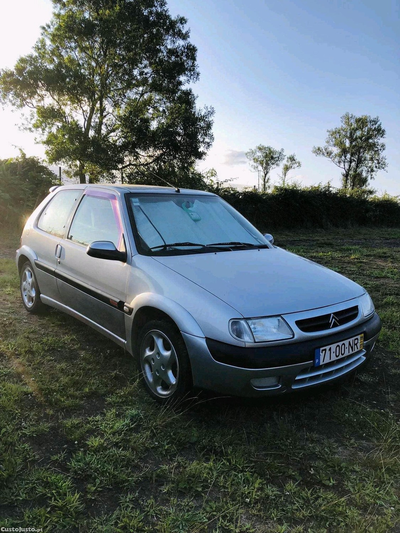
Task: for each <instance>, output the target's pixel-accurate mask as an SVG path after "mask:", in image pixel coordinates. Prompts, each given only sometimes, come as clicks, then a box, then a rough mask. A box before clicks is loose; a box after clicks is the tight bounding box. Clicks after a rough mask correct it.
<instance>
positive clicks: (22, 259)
mask: <svg viewBox="0 0 400 533" xmlns="http://www.w3.org/2000/svg"><path fill="white" fill-rule="evenodd" d="M36 259H37V255H36V254H35V253H34V252H33V251H32V250H31V249H30V248H28V246H22V248H20V249H19V250H18V251H17V258H16V262H17V268H18V273H19V274H20V273H21V268H22V265H23V264H24V263H26V262H27V261H29V263H30V264H31V265H32V267H33V268H35V260H36Z"/></svg>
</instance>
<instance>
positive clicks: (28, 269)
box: [20, 261, 44, 313]
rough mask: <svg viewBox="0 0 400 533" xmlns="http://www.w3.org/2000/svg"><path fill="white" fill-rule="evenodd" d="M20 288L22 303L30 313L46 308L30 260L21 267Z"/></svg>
mask: <svg viewBox="0 0 400 533" xmlns="http://www.w3.org/2000/svg"><path fill="white" fill-rule="evenodd" d="M20 288H21V296H22V303H23V304H24V307H25V309H26V310H27V311H29V313H39V312H40V311H42V310H43V309H44V305H43V303H42V302H41V300H40V290H39V285H38V283H37V280H36V276H35V272H34V271H33V267H32V265H31V263H30V262H29V261H26V262H25V263H24V264H23V265H22V268H21V273H20Z"/></svg>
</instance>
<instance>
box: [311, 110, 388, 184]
mask: <svg viewBox="0 0 400 533" xmlns="http://www.w3.org/2000/svg"><path fill="white" fill-rule="evenodd" d="M340 120H341V123H342V125H341V126H339V127H338V128H334V129H332V130H328V137H327V139H326V144H325V146H323V147H320V146H318V147H315V146H314V148H313V153H314V154H315V155H317V156H323V157H327V158H328V159H330V160H331V161H332V162H333V163H334V164H335V165H336V166H338V167H339V168H341V169H342V185H343V188H344V189H348V190H353V189H363V188H365V187H367V185H368V182H369V180H372V179H374V177H375V174H376V173H377V172H378V170H385V169H386V168H387V161H386V157H385V156H384V155H383V152H384V150H385V144H384V143H383V142H382V139H384V137H385V134H386V132H385V130H384V129H383V127H382V124H381V121H380V120H379V117H375V118H372V117H370V116H369V115H362V116H360V117H357V116H355V115H352V114H350V113H345V114H344V115H343V116H342V117H341V119H340Z"/></svg>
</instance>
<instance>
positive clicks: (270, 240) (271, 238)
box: [264, 233, 274, 244]
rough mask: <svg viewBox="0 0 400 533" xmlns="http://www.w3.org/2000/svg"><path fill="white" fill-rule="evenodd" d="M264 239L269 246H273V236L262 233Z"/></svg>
mask: <svg viewBox="0 0 400 533" xmlns="http://www.w3.org/2000/svg"><path fill="white" fill-rule="evenodd" d="M264 237H265V238H266V239H267V241H268V242H269V243H270V244H274V238H273V236H272V235H271V234H270V233H264Z"/></svg>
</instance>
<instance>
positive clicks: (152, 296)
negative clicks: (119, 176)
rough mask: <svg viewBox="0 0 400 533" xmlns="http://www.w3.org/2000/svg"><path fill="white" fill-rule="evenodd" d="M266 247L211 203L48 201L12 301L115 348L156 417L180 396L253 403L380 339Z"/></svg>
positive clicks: (316, 272)
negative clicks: (74, 321)
mask: <svg viewBox="0 0 400 533" xmlns="http://www.w3.org/2000/svg"><path fill="white" fill-rule="evenodd" d="M271 241H272V238H271V237H270V236H269V239H268V238H267V237H266V236H263V235H262V234H261V233H260V232H259V231H258V230H257V229H256V228H254V227H253V226H252V225H251V224H250V223H249V222H248V221H247V220H246V219H245V218H243V217H242V216H241V215H240V214H239V213H238V212H237V211H235V210H234V209H233V208H232V207H231V206H230V205H229V204H227V203H226V202H225V201H223V200H222V199H221V198H219V197H218V196H216V195H215V194H211V193H207V192H202V191H192V190H179V189H175V190H174V189H173V188H166V187H146V186H122V185H75V186H63V187H56V188H53V189H52V190H51V193H50V195H49V196H48V197H47V198H46V199H45V200H44V201H43V202H42V203H41V205H40V206H39V207H38V208H37V209H36V210H35V211H34V213H33V214H32V215H31V217H30V218H29V220H28V222H27V224H26V226H25V228H24V231H23V234H22V238H21V247H20V248H19V250H18V251H17V265H18V270H19V273H20V279H21V294H22V301H23V303H24V306H25V308H26V309H27V311H29V312H32V313H33V312H38V311H39V310H40V309H41V308H42V307H43V306H44V305H49V306H52V307H55V308H56V309H59V310H61V311H64V312H66V313H68V314H70V315H72V316H74V317H75V318H78V319H79V320H81V321H83V322H84V323H86V324H88V325H90V326H92V327H93V328H95V329H96V330H97V331H99V332H100V333H103V334H104V335H106V336H107V337H109V338H110V339H112V340H113V341H115V342H116V343H117V344H119V345H120V346H122V347H124V348H125V349H126V350H127V351H128V352H129V353H131V354H132V355H134V356H135V357H136V358H137V360H138V364H139V367H140V371H141V375H142V377H143V382H144V385H145V387H146V388H147V390H148V392H149V393H150V395H151V396H152V397H153V398H155V399H156V400H158V401H160V402H162V403H163V402H170V401H177V400H179V399H181V398H183V397H184V396H185V395H186V394H187V393H188V392H189V390H190V389H191V388H192V387H193V386H195V387H199V388H204V389H210V390H213V391H217V392H221V393H225V394H233V395H239V396H255V397H257V396H265V395H271V394H280V393H284V392H288V391H295V390H301V389H306V388H309V387H313V386H317V385H320V384H323V383H326V382H331V381H333V380H335V379H338V378H340V377H342V376H344V375H346V374H349V373H350V372H352V371H354V370H355V369H356V368H358V367H359V366H360V365H361V364H362V363H364V361H365V360H366V358H367V357H368V356H369V354H370V353H371V351H372V349H373V347H374V344H375V341H376V339H377V337H378V334H379V331H380V329H381V322H380V319H379V317H378V315H377V314H376V313H375V309H374V305H373V303H372V300H371V298H370V296H369V295H368V293H367V292H366V291H365V289H363V288H362V287H360V286H359V285H357V284H356V283H354V282H352V281H350V280H349V279H347V278H345V277H343V276H341V275H340V274H337V273H335V272H332V271H331V270H328V269H327V268H324V267H322V266H320V265H318V264H316V263H313V262H311V261H309V260H306V259H303V258H301V257H299V256H296V255H294V254H292V253H289V252H287V251H284V250H282V249H280V248H277V247H275V246H273V244H272V242H271Z"/></svg>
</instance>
